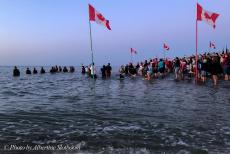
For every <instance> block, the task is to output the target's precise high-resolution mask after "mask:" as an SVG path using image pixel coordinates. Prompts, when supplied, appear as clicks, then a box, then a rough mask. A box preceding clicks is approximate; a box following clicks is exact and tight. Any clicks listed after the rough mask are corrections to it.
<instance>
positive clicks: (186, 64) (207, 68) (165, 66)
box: [13, 49, 230, 85]
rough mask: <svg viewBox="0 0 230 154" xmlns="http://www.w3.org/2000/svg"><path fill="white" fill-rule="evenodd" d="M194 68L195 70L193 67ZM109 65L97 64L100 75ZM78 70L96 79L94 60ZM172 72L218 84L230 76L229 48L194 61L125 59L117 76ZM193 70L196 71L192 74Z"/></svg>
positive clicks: (106, 73)
mask: <svg viewBox="0 0 230 154" xmlns="http://www.w3.org/2000/svg"><path fill="white" fill-rule="evenodd" d="M196 70H198V71H196ZM74 71H75V68H74V67H73V66H71V67H70V68H69V69H68V68H67V67H63V69H62V67H61V66H59V67H58V66H54V67H52V68H51V69H50V73H58V72H64V73H65V72H74ZM111 72H112V67H111V65H110V63H108V64H107V65H103V66H102V68H101V76H102V78H103V79H108V78H110V77H111ZM32 73H33V74H37V73H38V71H37V70H36V68H34V69H33V72H32V71H31V70H30V69H29V68H27V69H26V74H32ZM44 73H46V71H45V69H44V68H43V67H41V70H40V74H44ZM81 73H82V74H87V75H88V76H90V77H92V78H94V79H96V78H97V75H96V68H95V66H94V63H92V64H91V65H89V66H84V65H82V66H81ZM170 73H174V75H175V79H176V80H178V81H179V80H183V79H184V78H185V77H187V78H188V79H192V78H194V77H198V81H201V82H203V83H205V82H206V81H207V79H208V78H212V80H213V82H214V85H217V84H218V80H219V79H220V78H221V77H223V78H224V80H226V81H228V80H230V52H229V51H228V50H227V49H226V51H223V52H222V53H204V54H202V55H199V57H198V62H197V64H196V57H195V56H189V57H182V58H179V57H176V58H175V59H172V60H169V59H158V58H153V59H150V60H149V61H148V60H145V61H143V62H138V63H137V64H136V65H134V64H133V63H129V64H126V65H122V66H121V67H120V69H119V76H120V79H124V78H125V76H131V77H136V76H142V77H144V78H145V79H146V80H151V79H155V78H164V77H165V76H166V75H168V74H170ZM196 73H197V74H196ZM13 76H20V71H19V69H18V68H17V67H16V66H15V68H14V71H13Z"/></svg>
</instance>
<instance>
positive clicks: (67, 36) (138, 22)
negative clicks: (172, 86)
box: [0, 0, 230, 65]
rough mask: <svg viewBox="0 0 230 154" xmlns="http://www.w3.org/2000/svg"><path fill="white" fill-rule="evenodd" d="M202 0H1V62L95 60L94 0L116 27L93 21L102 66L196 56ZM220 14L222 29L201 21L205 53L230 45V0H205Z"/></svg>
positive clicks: (207, 6) (201, 46) (204, 3)
mask: <svg viewBox="0 0 230 154" xmlns="http://www.w3.org/2000/svg"><path fill="white" fill-rule="evenodd" d="M196 2H197V1H196V0H0V65H56V64H57V65H80V64H81V63H84V64H89V63H90V61H91V52H90V41H89V23H88V20H89V19H88V3H90V4H92V5H93V6H94V7H95V8H96V9H97V10H98V11H99V12H101V13H102V14H103V15H104V16H105V17H106V18H107V19H108V20H110V26H111V28H112V31H109V30H107V29H106V28H105V27H103V26H101V25H98V24H96V23H92V32H93V33H92V34H93V49H94V54H95V55H94V56H95V63H96V65H101V64H104V63H107V62H111V63H112V65H119V64H123V63H127V62H129V61H130V47H133V48H135V49H136V50H137V51H138V54H137V55H135V56H134V60H135V61H140V60H144V59H149V58H151V57H155V56H157V57H163V48H162V46H163V43H164V42H166V43H167V44H168V45H169V46H170V51H169V52H167V54H166V55H167V56H168V57H175V56H184V55H191V54H193V53H194V51H195V18H196ZM198 2H199V3H200V4H201V5H202V6H203V7H204V8H205V9H207V10H210V11H214V12H217V13H219V14H220V17H219V18H218V19H217V23H216V25H217V27H216V30H213V28H212V27H211V26H209V25H207V24H206V23H203V22H199V51H204V50H208V46H209V41H213V42H215V44H216V46H217V49H220V50H222V49H223V48H224V47H225V46H226V44H227V45H229V46H230V28H229V27H230V9H229V7H230V1H229V0H209V1H208V0H200V1H198Z"/></svg>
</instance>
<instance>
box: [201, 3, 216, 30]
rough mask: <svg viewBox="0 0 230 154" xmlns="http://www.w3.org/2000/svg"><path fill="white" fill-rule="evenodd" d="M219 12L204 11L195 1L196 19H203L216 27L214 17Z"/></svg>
mask: <svg viewBox="0 0 230 154" xmlns="http://www.w3.org/2000/svg"><path fill="white" fill-rule="evenodd" d="M218 17H219V14H217V13H213V12H209V11H206V10H204V9H203V8H202V6H201V5H200V4H198V3H197V21H205V22H206V23H208V24H210V25H211V26H213V28H214V29H215V28H216V19H217V18H218Z"/></svg>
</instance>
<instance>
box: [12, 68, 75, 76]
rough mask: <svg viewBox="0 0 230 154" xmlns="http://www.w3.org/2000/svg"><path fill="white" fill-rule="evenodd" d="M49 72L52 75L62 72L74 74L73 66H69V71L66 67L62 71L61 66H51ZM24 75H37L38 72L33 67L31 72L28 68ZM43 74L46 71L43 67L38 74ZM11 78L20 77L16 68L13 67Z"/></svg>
mask: <svg viewBox="0 0 230 154" xmlns="http://www.w3.org/2000/svg"><path fill="white" fill-rule="evenodd" d="M49 72H50V73H52V74H53V73H60V72H64V73H67V72H70V73H73V72H75V68H74V67H73V66H70V67H69V69H68V68H67V67H66V66H64V67H63V69H62V67H61V66H59V67H58V66H53V67H51V69H50V71H49ZM25 73H26V74H27V75H31V74H38V70H37V69H36V68H35V67H34V68H33V71H31V70H30V69H29V67H27V68H26V72H25ZM45 73H46V70H45V69H44V68H43V67H41V69H40V74H45ZM13 76H14V77H18V76H20V70H19V69H18V68H17V66H15V67H14V70H13Z"/></svg>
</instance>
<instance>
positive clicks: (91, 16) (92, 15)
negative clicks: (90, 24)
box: [89, 4, 111, 30]
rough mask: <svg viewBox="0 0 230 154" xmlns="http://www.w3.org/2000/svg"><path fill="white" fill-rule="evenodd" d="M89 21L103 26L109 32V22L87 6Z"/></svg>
mask: <svg viewBox="0 0 230 154" xmlns="http://www.w3.org/2000/svg"><path fill="white" fill-rule="evenodd" d="M89 20H90V21H95V22H96V23H97V24H100V25H104V26H105V27H106V28H107V29H109V30H111V28H110V25H109V20H106V19H105V17H104V16H103V15H102V14H101V13H100V12H98V11H97V10H96V9H94V7H93V6H92V5H90V4H89Z"/></svg>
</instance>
